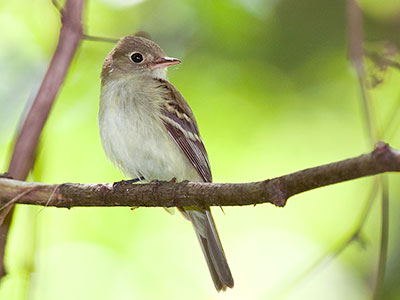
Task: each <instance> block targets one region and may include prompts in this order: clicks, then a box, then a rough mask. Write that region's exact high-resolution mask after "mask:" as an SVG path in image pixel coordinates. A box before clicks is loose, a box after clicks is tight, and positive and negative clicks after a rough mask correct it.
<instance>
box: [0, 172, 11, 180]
mask: <svg viewBox="0 0 400 300" xmlns="http://www.w3.org/2000/svg"><path fill="white" fill-rule="evenodd" d="M0 178H7V179H14V178H12V176H11V175H10V174H9V173H8V172H5V173H3V174H0Z"/></svg>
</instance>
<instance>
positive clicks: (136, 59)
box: [131, 52, 143, 64]
mask: <svg viewBox="0 0 400 300" xmlns="http://www.w3.org/2000/svg"><path fill="white" fill-rule="evenodd" d="M131 60H132V61H133V62H134V63H137V64H138V63H140V62H142V61H143V56H142V54H140V53H137V52H136V53H133V54H131Z"/></svg>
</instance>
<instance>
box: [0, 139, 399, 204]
mask: <svg viewBox="0 0 400 300" xmlns="http://www.w3.org/2000/svg"><path fill="white" fill-rule="evenodd" d="M399 171H400V151H399V150H396V149H393V148H391V147H390V146H389V145H388V144H386V143H383V142H379V143H378V144H377V145H376V147H375V150H374V151H372V152H371V153H368V154H364V155H361V156H358V157H354V158H350V159H346V160H342V161H338V162H335V163H331V164H327V165H321V166H318V167H314V168H309V169H305V170H302V171H298V172H295V173H291V174H288V175H284V176H281V177H276V178H274V179H270V180H264V181H259V182H251V183H238V184H230V183H225V184H221V183H203V182H181V183H150V184H133V185H132V184H122V185H120V186H119V187H116V188H114V187H113V185H112V184H110V183H104V184H76V183H64V184H43V183H32V182H24V181H18V180H12V179H5V178H3V179H0V205H1V206H4V205H7V204H8V203H9V202H12V204H14V203H20V204H33V205H42V206H55V207H66V208H70V207H74V206H130V207H140V206H145V207H157V206H159V207H173V206H198V207H204V206H238V205H255V204H261V203H267V202H269V203H272V204H274V205H276V206H281V207H282V206H284V205H285V204H286V201H287V199H288V198H289V197H291V196H293V195H296V194H300V193H302V192H305V191H309V190H312V189H315V188H318V187H322V186H326V185H330V184H334V183H339V182H344V181H348V180H351V179H355V178H361V177H365V176H370V175H375V174H379V173H384V172H399ZM17 197H18V198H17ZM15 199H17V200H15Z"/></svg>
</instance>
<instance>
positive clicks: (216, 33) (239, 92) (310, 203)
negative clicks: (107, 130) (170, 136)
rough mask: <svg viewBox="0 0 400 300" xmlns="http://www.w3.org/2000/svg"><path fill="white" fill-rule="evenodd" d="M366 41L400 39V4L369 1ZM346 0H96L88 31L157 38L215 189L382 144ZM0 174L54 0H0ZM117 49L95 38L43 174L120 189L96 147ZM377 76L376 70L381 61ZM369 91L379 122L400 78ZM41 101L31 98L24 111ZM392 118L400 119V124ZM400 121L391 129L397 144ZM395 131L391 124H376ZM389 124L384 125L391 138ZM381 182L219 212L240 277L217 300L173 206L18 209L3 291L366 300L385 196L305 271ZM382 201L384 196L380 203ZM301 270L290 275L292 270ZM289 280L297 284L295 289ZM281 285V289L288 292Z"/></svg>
mask: <svg viewBox="0 0 400 300" xmlns="http://www.w3.org/2000/svg"><path fill="white" fill-rule="evenodd" d="M360 4H361V6H362V9H363V11H364V17H365V30H366V37H365V39H366V42H367V43H366V45H367V46H368V47H369V46H371V47H380V46H381V45H382V44H383V43H384V42H385V41H390V42H391V45H392V47H395V46H397V47H399V46H400V35H399V16H400V1H398V0H391V1H390V0H386V1H376V0H363V1H360ZM345 8H346V6H345V2H343V1H331V0H304V1H294V0H221V1H211V0H205V1H194V0H191V1H190V0H188V1H184V0H179V1H167V0H162V1H155V0H144V1H138V0H136V1H135V0H130V1H124V0H119V1H112V0H103V1H101V0H91V1H88V4H87V7H86V11H85V27H86V31H87V33H89V34H93V35H97V36H104V37H115V38H119V37H121V36H124V35H129V34H132V33H134V32H136V31H138V30H145V31H147V32H149V33H150V34H151V36H152V38H153V40H154V41H156V42H157V43H158V44H159V45H160V46H161V47H162V48H163V49H164V50H165V52H166V53H167V54H168V55H169V56H173V57H178V58H180V59H181V60H182V62H183V63H182V64H181V65H179V66H177V67H171V68H170V71H169V78H170V80H171V81H172V82H173V84H174V85H176V87H177V88H178V89H179V90H180V91H181V92H182V94H183V95H184V96H185V98H186V99H187V100H188V102H189V104H190V105H191V107H192V109H193V111H194V113H195V116H196V118H197V121H198V123H199V126H200V131H201V134H202V137H203V140H204V141H205V144H206V146H207V150H208V154H209V157H210V162H211V166H212V171H213V177H214V181H215V182H249V181H255V180H263V179H267V178H272V177H275V176H279V175H283V174H286V173H289V172H293V171H297V170H300V169H303V168H307V167H311V166H316V165H319V164H324V163H329V162H333V161H336V160H340V159H345V158H348V157H352V156H356V155H359V154H361V153H364V152H367V151H370V150H371V149H372V146H371V145H370V143H369V142H368V138H367V134H366V130H365V125H364V124H365V120H364V115H363V110H362V106H361V99H360V91H359V87H358V83H357V78H356V76H355V74H354V71H353V69H352V68H351V66H350V64H349V62H348V60H347V42H346V37H347V32H346V10H345ZM0 27H1V28H2V30H1V31H0V41H1V47H0V165H1V166H2V169H1V170H0V171H6V169H7V164H8V161H9V150H10V149H11V146H12V142H13V138H14V136H15V131H16V129H17V128H18V121H19V120H20V118H21V114H22V113H23V112H24V111H25V110H26V107H28V104H29V102H30V101H32V99H33V97H34V95H35V93H36V91H37V89H38V86H39V85H40V82H41V80H42V78H43V76H44V74H45V72H46V69H47V67H48V63H49V61H50V59H51V56H52V54H53V52H54V49H55V46H56V43H57V38H58V32H59V28H60V19H59V16H58V13H57V11H56V10H55V9H54V7H53V6H52V5H51V1H49V0H36V1H28V0H18V1H5V0H2V1H1V2H0ZM112 47H113V45H112V44H109V43H103V42H90V41H84V42H82V44H81V47H80V48H79V51H78V53H77V55H76V57H75V59H74V61H73V64H72V66H71V68H70V70H69V72H68V76H67V78H66V80H65V83H64V85H63V87H62V89H61V91H60V94H59V97H58V98H57V100H56V102H55V105H54V107H53V109H52V111H51V114H50V117H49V119H48V122H47V123H46V126H45V129H44V131H43V135H42V139H41V144H40V149H39V153H38V157H37V163H36V165H35V169H34V171H33V173H32V175H31V176H30V178H29V179H30V180H33V181H41V182H47V183H63V182H80V183H96V182H113V181H118V180H121V179H122V178H123V177H122V175H121V174H120V173H119V171H118V170H116V169H115V168H114V167H113V166H112V165H111V163H109V162H108V161H107V160H106V157H105V155H104V153H103V150H102V148H101V144H100V139H99V134H98V130H97V111H98V101H99V90H100V79H99V74H100V71H101V66H102V63H103V60H104V58H105V56H106V55H107V53H108V52H109V51H110V50H111V49H112ZM367 70H368V72H369V73H371V72H374V68H373V67H372V65H371V64H369V65H368V68H367ZM379 76H382V78H383V79H384V82H383V83H382V84H381V85H379V86H378V87H376V88H374V89H373V90H371V91H370V92H371V96H372V100H373V104H374V113H375V115H376V117H377V119H378V122H377V123H378V126H380V127H379V128H383V127H382V126H383V125H384V124H385V123H386V122H387V119H388V115H390V113H391V112H392V111H393V110H394V109H396V107H397V106H396V103H397V101H398V99H399V97H400V85H399V80H400V74H399V72H398V71H396V70H392V69H389V70H387V72H385V73H384V74H379ZM27 103H28V104H27ZM399 121H400V120H398V118H397V117H395V122H394V124H396V123H400V122H399ZM396 129H397V127H396V126H394V127H393V128H392V132H391V134H390V136H388V137H387V138H386V139H385V140H386V141H387V142H390V144H391V145H392V146H394V147H397V148H399V147H400V139H399V135H398V134H397V130H396ZM381 130H382V129H381ZM385 133H388V132H386V131H385ZM399 179H400V177H399V176H398V175H395V174H393V175H390V177H389V184H390V188H389V191H390V235H389V238H390V241H389V260H388V268H387V273H386V280H385V285H384V296H383V298H384V299H399V298H400V288H399V286H400V276H399V272H400V260H399V255H398V254H397V253H398V252H399V248H400V240H399V221H398V216H399V214H400V207H399V203H398V201H397V199H398V196H399V194H400V191H399V188H398V184H399ZM371 183H372V179H371V178H366V179H360V180H356V181H352V182H347V183H342V184H339V185H335V186H330V187H326V188H322V189H319V190H315V191H311V192H307V193H304V194H301V195H298V196H295V197H293V198H292V199H290V201H289V202H288V204H287V206H286V207H285V208H276V207H273V206H271V205H268V204H265V205H258V206H257V207H226V208H224V211H225V214H224V213H222V212H221V210H220V209H214V217H215V221H216V223H217V226H218V229H219V232H220V236H221V239H222V242H223V245H224V248H225V252H226V255H227V257H228V260H229V263H230V265H231V269H232V273H233V275H234V278H235V288H234V289H233V290H229V291H227V292H226V293H220V294H218V293H216V292H215V290H214V286H213V284H212V281H211V278H210V276H209V274H208V269H207V266H206V263H205V261H204V258H203V256H202V253H201V249H200V247H199V245H198V242H197V239H196V237H195V234H194V232H193V229H192V227H191V225H190V224H189V223H188V222H187V221H186V220H185V219H184V218H182V217H181V216H180V215H179V214H175V215H174V216H171V215H169V214H167V213H165V211H164V210H163V209H161V208H140V209H136V210H134V211H131V210H130V209H129V208H72V209H70V210H67V209H57V208H38V207H27V206H20V207H19V208H18V211H17V218H16V219H15V222H14V224H13V225H14V226H13V228H12V231H11V238H10V243H9V246H8V248H7V257H6V258H7V266H8V268H9V271H10V275H9V276H8V277H7V278H6V279H5V280H4V281H3V284H2V286H1V287H0V298H1V299H7V300H8V299H34V300H38V299H40V300H53V299H59V300H64V299H77V300H81V299H82V300H83V299H85V300H86V299H96V300H103V299H104V300H105V299H118V300H121V299H322V298H323V299H325V300H330V299H332V300H333V299H367V298H368V297H370V295H371V291H372V289H373V285H374V278H375V273H376V267H377V260H378V247H379V230H380V206H379V205H378V204H379V202H378V201H376V203H375V204H374V206H373V210H372V212H371V215H370V216H369V218H368V222H367V224H366V227H365V229H364V231H363V234H364V235H363V238H364V240H365V242H366V243H365V247H364V248H363V247H361V246H360V245H359V244H357V243H355V244H352V245H351V246H350V247H348V248H347V249H346V250H345V251H344V253H342V254H341V255H340V256H339V257H338V258H335V259H333V260H332V261H330V263H329V264H324V265H323V267H320V268H318V269H317V271H315V272H312V273H311V274H308V275H306V276H303V275H302V273H303V272H304V271H305V270H307V268H308V267H309V266H311V265H312V264H313V262H315V261H316V259H317V258H319V257H320V256H321V255H323V254H324V253H326V252H327V251H328V250H329V249H331V247H333V246H335V245H337V244H338V243H339V242H340V241H343V240H344V238H345V236H346V234H347V233H349V232H350V230H351V229H352V228H353V225H354V224H355V223H356V222H357V220H358V217H359V215H360V214H361V210H362V207H363V205H364V203H365V201H366V196H367V194H368V192H369V190H370V186H371ZM378 200H379V199H378ZM298 277H301V278H303V279H304V280H303V281H301V282H300V283H299V284H297V285H295V286H291V285H290V283H291V282H292V281H293V280H295V279H296V278H298ZM289 287H291V288H289ZM282 291H284V292H283V293H282Z"/></svg>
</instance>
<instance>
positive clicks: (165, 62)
mask: <svg viewBox="0 0 400 300" xmlns="http://www.w3.org/2000/svg"><path fill="white" fill-rule="evenodd" d="M180 63H181V61H180V60H179V59H177V58H173V57H167V56H165V57H161V58H159V59H157V60H155V61H153V62H152V63H151V66H152V67H153V68H160V67H168V66H173V65H177V64H180Z"/></svg>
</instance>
